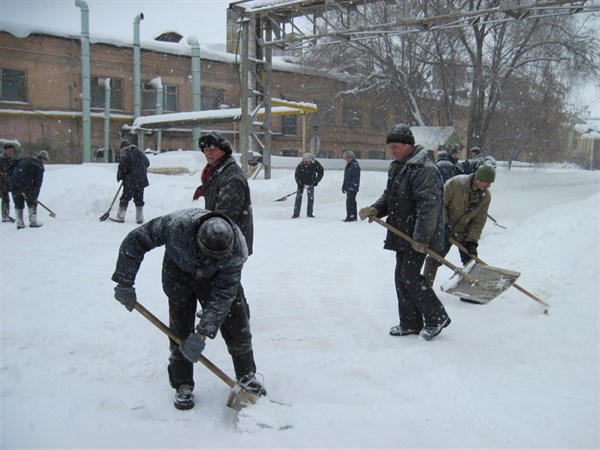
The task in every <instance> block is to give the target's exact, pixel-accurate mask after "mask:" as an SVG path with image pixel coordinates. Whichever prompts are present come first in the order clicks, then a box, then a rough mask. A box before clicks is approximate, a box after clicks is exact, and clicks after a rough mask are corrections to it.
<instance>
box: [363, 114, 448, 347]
mask: <svg viewBox="0 0 600 450" xmlns="http://www.w3.org/2000/svg"><path fill="white" fill-rule="evenodd" d="M385 142H386V144H387V147H388V151H389V152H390V154H391V155H392V157H393V158H394V161H392V163H391V164H390V168H389V170H388V180H387V186H386V189H385V191H384V192H383V195H382V196H381V197H380V198H379V200H377V201H376V202H375V203H373V205H372V206H369V207H366V208H362V209H361V210H360V211H359V215H360V218H361V220H364V219H366V218H369V217H372V216H374V217H378V218H381V217H386V216H387V223H389V224H390V225H391V226H393V227H394V228H396V229H398V230H400V231H402V232H404V233H405V234H407V235H408V236H410V237H412V239H413V240H414V243H412V244H411V243H409V242H408V241H406V240H404V239H402V238H401V237H399V236H397V235H396V234H394V233H392V232H391V231H388V233H387V236H386V240H385V244H384V248H385V249H387V250H392V251H395V252H396V271H395V283H396V295H397V298H398V315H399V317H400V322H399V324H398V325H395V326H393V327H392V328H391V329H390V334H391V335H392V336H406V335H410V334H419V335H420V336H421V337H422V338H423V339H425V340H428V341H429V340H431V339H433V338H435V337H436V336H437V335H438V334H440V333H441V331H442V329H443V328H445V327H447V326H448V325H449V324H450V317H449V316H448V314H447V313H446V310H445V308H444V305H442V302H441V301H440V300H439V299H438V298H437V296H436V295H435V292H434V291H433V289H432V288H431V286H430V285H429V284H428V283H427V280H426V279H425V277H424V276H423V275H421V273H420V271H421V267H422V266H423V262H424V261H425V256H426V253H427V248H429V249H431V250H433V251H437V250H440V249H442V247H443V244H444V241H443V240H444V236H443V234H444V189H443V185H442V177H441V176H440V172H439V170H438V169H437V167H436V166H435V164H434V163H433V161H431V160H430V159H429V158H428V157H427V152H426V151H425V150H424V149H422V148H415V138H414V136H413V134H412V132H411V130H410V128H409V127H408V126H407V125H404V124H398V125H395V126H394V127H392V129H391V130H390V132H389V133H388V135H387V136H386V140H385Z"/></svg>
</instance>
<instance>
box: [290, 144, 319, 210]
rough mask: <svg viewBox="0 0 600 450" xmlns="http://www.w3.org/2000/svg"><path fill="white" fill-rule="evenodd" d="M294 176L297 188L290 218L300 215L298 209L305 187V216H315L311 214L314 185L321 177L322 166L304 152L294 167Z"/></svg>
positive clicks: (311, 155)
mask: <svg viewBox="0 0 600 450" xmlns="http://www.w3.org/2000/svg"><path fill="white" fill-rule="evenodd" d="M294 177H295V178H296V184H297V186H298V190H297V192H296V201H295V202H294V214H293V215H292V219H296V218H297V217H299V216H300V209H301V208H302V194H303V193H304V188H305V187H306V192H307V195H308V200H307V205H306V216H307V217H315V216H314V215H313V205H314V203H315V186H317V185H318V184H319V182H320V181H321V179H322V178H323V166H322V165H321V163H320V162H319V161H317V160H316V159H315V157H314V155H313V154H312V153H305V154H304V157H303V158H302V161H301V162H300V164H298V166H297V167H296V172H295V174H294Z"/></svg>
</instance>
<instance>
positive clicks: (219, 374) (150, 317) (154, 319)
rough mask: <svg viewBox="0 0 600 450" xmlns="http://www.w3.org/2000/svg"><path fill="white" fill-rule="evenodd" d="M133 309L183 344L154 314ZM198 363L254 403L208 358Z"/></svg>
mask: <svg viewBox="0 0 600 450" xmlns="http://www.w3.org/2000/svg"><path fill="white" fill-rule="evenodd" d="M134 309H135V310H136V311H137V312H139V313H140V314H141V315H142V316H144V317H145V318H146V319H148V320H149V321H150V322H152V323H153V324H154V325H155V326H156V327H157V328H158V329H159V330H160V331H162V332H163V333H165V334H166V335H167V336H169V338H170V339H171V340H172V341H174V342H176V343H177V345H179V346H181V344H183V340H182V339H181V338H180V337H179V336H177V335H176V334H175V332H174V331H173V330H172V329H171V328H169V327H168V326H166V325H165V324H164V323H162V322H161V321H160V320H159V319H158V317H156V316H155V315H154V314H152V313H151V312H150V311H148V310H147V309H146V308H144V307H143V306H142V305H141V304H139V303H137V302H136V304H135V305H134ZM198 361H199V362H201V363H202V364H203V365H204V366H205V367H206V368H207V369H208V370H210V371H211V372H212V373H214V374H215V375H216V376H217V377H219V378H220V379H221V380H223V381H224V382H225V384H226V385H227V386H229V387H230V388H231V389H234V390H236V391H237V390H238V389H239V394H240V395H241V396H242V397H244V398H245V399H246V400H248V401H249V402H250V403H252V404H255V403H256V397H255V396H254V395H252V394H251V393H250V392H248V391H246V390H244V389H243V388H240V385H239V384H238V383H236V382H235V381H234V380H233V379H231V378H230V377H229V376H228V375H227V374H226V373H225V372H223V371H222V370H221V369H219V368H218V367H217V366H215V365H214V364H213V363H212V362H210V361H209V360H208V358H206V357H205V356H203V355H200V359H198Z"/></svg>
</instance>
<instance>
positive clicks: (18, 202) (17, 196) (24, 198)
mask: <svg viewBox="0 0 600 450" xmlns="http://www.w3.org/2000/svg"><path fill="white" fill-rule="evenodd" d="M37 196H38V193H37V192H13V193H12V198H13V202H14V204H15V209H25V203H27V206H28V207H29V208H33V207H34V206H37Z"/></svg>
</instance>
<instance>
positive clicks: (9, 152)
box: [0, 142, 18, 223]
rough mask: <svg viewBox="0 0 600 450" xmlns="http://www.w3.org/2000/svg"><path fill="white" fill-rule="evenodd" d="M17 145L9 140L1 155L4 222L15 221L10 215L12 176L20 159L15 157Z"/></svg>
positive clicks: (0, 173)
mask: <svg viewBox="0 0 600 450" xmlns="http://www.w3.org/2000/svg"><path fill="white" fill-rule="evenodd" d="M14 156H15V145H14V144H12V143H10V142H7V143H6V144H4V149H3V151H2V154H1V155H0V194H1V195H2V222H13V223H14V222H15V219H14V218H12V217H10V176H11V175H12V173H13V171H14V170H15V166H16V165H17V162H18V160H17V159H15V157H14Z"/></svg>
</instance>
